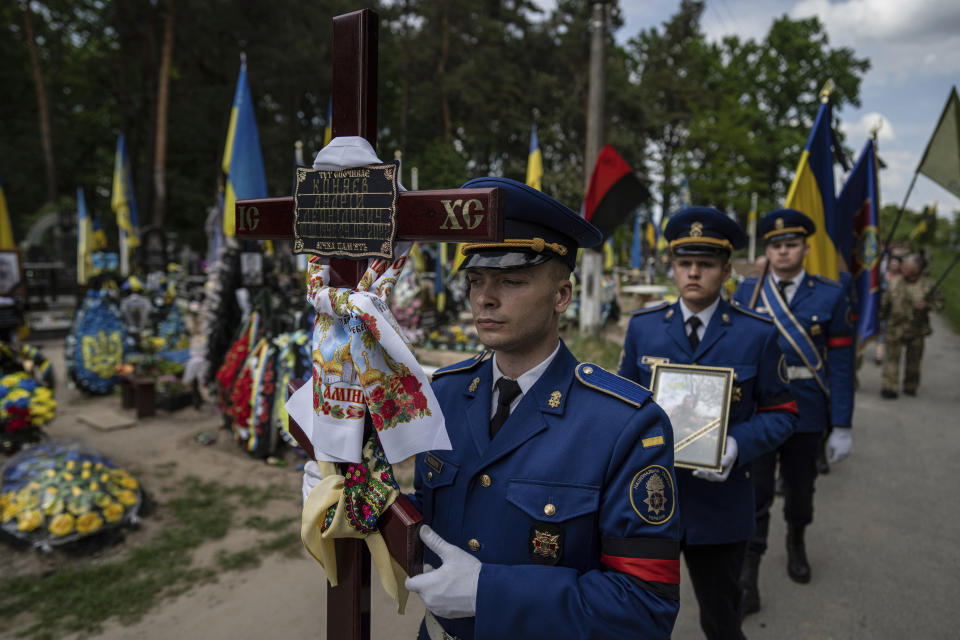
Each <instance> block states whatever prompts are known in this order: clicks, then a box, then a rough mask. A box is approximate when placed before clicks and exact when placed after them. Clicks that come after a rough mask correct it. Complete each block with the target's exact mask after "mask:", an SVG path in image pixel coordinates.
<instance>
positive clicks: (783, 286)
mask: <svg viewBox="0 0 960 640" xmlns="http://www.w3.org/2000/svg"><path fill="white" fill-rule="evenodd" d="M792 286H793V280H781V281H780V282H778V283H777V289H779V290H780V295H781V296H782V297H783V299H784V300H786V299H787V288H788V287H792Z"/></svg>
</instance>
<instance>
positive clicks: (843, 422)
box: [734, 274, 854, 433]
mask: <svg viewBox="0 0 960 640" xmlns="http://www.w3.org/2000/svg"><path fill="white" fill-rule="evenodd" d="M767 277H768V278H772V276H767ZM756 283H757V279H756V278H747V279H746V280H744V281H743V283H741V284H740V286H739V287H738V288H737V292H736V293H735V294H734V300H735V301H737V302H739V303H741V304H742V305H744V306H746V305H747V304H749V302H750V297H751V295H752V294H753V289H754V287H755V286H756ZM789 307H790V313H791V315H793V317H794V318H795V319H796V321H797V322H798V323H799V324H800V326H801V327H802V328H803V330H804V332H806V334H807V335H808V336H809V337H810V339H811V341H812V342H813V344H814V346H815V348H816V350H817V352H818V353H819V355H820V357H821V358H822V361H823V363H824V365H825V370H823V371H821V374H822V376H823V378H824V381H825V383H826V386H827V389H828V390H829V391H830V395H829V396H828V395H827V394H826V393H825V392H824V390H823V389H822V388H821V387H820V384H819V383H818V382H817V381H816V380H814V379H813V378H812V377H802V378H800V379H791V380H790V391H791V392H792V393H793V397H794V399H796V401H797V408H798V409H799V415H798V419H797V431H799V432H801V433H812V432H821V431H823V430H824V429H825V428H826V427H828V426H831V425H832V426H838V427H850V423H851V417H852V415H853V395H854V389H853V366H854V353H853V337H852V334H853V318H852V316H851V313H852V311H851V306H850V298H849V296H848V295H847V293H846V292H845V290H844V288H843V286H841V284H840V283H839V282H836V281H834V280H830V279H828V278H824V277H822V276H814V275H810V274H805V275H804V277H803V279H802V280H801V281H800V283H799V284H798V285H797V290H796V293H794V296H793V299H792V300H791V301H790V305H789ZM756 310H757V312H759V313H766V312H767V311H768V310H767V309H765V308H764V307H763V306H762V300H760V303H759V304H758V306H757V309H756ZM779 343H780V348H781V349H782V350H783V353H784V356H785V357H786V359H787V366H788V367H790V370H791V371H799V372H801V374H802V375H804V376H806V375H809V374H807V373H806V372H805V370H806V366H805V365H804V363H803V360H802V359H801V357H800V354H798V353H797V351H796V349H794V348H793V346H792V345H791V344H790V341H789V340H788V339H787V337H786V336H784V335H783V334H779Z"/></svg>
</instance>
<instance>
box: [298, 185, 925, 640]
mask: <svg viewBox="0 0 960 640" xmlns="http://www.w3.org/2000/svg"><path fill="white" fill-rule="evenodd" d="M465 186H470V187H481V186H482V187H488V186H495V187H501V188H503V189H504V190H505V191H506V192H507V196H508V197H507V209H506V224H505V236H504V241H503V242H500V243H482V244H475V245H471V244H467V245H465V246H464V248H463V251H464V253H465V255H466V256H467V258H466V261H465V262H464V264H463V269H464V271H465V273H466V276H467V279H468V282H469V295H470V302H471V307H472V313H473V316H474V320H475V323H476V327H477V332H478V334H479V337H480V340H481V341H482V342H483V343H484V344H485V345H486V346H487V347H488V349H489V350H488V351H487V352H485V353H483V354H481V355H479V356H476V357H473V358H470V359H469V360H466V361H464V362H461V363H458V364H455V365H451V366H449V367H446V368H444V369H440V370H438V371H437V372H436V373H435V375H434V379H433V390H434V392H435V393H436V397H437V399H438V401H439V403H440V406H441V408H442V410H443V414H444V416H445V419H446V425H447V429H448V431H449V435H450V441H451V444H452V448H451V449H449V450H435V451H428V452H425V453H422V454H419V455H418V456H417V457H416V463H415V468H416V472H415V480H414V487H415V493H414V494H413V495H411V496H410V497H411V500H412V501H413V502H414V504H415V505H416V507H417V508H418V509H419V511H420V512H421V513H422V514H423V517H424V521H425V525H426V526H424V527H423V528H422V529H421V538H422V540H423V542H424V544H425V561H426V563H427V564H425V572H424V573H423V574H421V575H418V576H413V577H409V578H407V580H406V587H407V588H408V589H409V590H410V591H414V592H416V593H418V594H419V595H420V597H421V599H422V600H423V602H424V605H425V606H426V609H427V612H426V615H425V618H424V620H423V622H422V624H421V627H420V631H419V636H418V637H419V638H420V639H421V640H427V639H431V640H441V639H449V638H459V639H462V640H466V639H469V638H508V637H509V638H541V637H542V638H634V637H643V638H669V637H670V635H671V633H672V630H673V626H674V623H675V620H676V616H677V613H678V610H679V583H680V573H681V571H680V560H679V559H680V555H681V554H683V555H684V557H685V560H686V564H687V568H688V571H689V575H690V580H691V582H692V585H693V589H694V592H695V594H696V599H697V603H698V607H699V618H700V624H701V627H702V629H703V632H704V634H705V635H706V637H707V638H711V639H714V638H717V639H726V638H734V639H737V638H743V637H744V635H743V632H742V630H741V623H742V619H743V616H744V615H746V614H749V613H752V612H755V611H757V610H759V609H760V607H761V590H760V585H759V584H758V580H757V576H758V570H759V565H760V562H761V558H762V556H763V553H764V551H765V550H766V547H767V542H768V541H767V534H768V529H769V522H770V517H771V509H772V506H773V502H774V494H775V489H774V486H775V482H776V479H777V477H778V474H779V478H780V480H781V482H782V491H783V496H784V500H783V517H784V519H785V520H786V523H787V538H786V541H785V542H786V547H787V552H788V562H787V567H786V572H787V574H788V575H789V577H790V578H791V579H792V580H794V581H796V582H798V583H807V582H809V581H810V579H811V575H812V571H813V570H812V568H811V567H810V564H809V561H808V559H807V555H806V549H805V542H804V531H805V529H806V528H807V527H808V526H809V525H810V524H811V523H812V522H813V514H814V509H813V497H814V484H815V480H816V477H817V475H818V456H819V454H820V453H821V451H824V450H825V452H826V457H827V462H828V463H830V464H835V463H837V462H839V461H841V460H843V459H844V458H845V457H847V456H848V455H850V453H851V451H852V447H853V438H852V431H851V418H852V413H853V396H854V350H855V345H854V339H855V337H854V331H855V328H854V321H853V314H852V311H851V301H850V295H849V291H848V288H847V287H846V286H844V285H841V284H840V283H838V282H835V281H832V280H829V279H827V278H824V277H821V276H818V275H812V274H810V273H807V272H806V271H805V270H804V266H803V265H804V258H805V256H806V255H807V253H808V252H809V246H808V244H807V238H808V237H809V236H810V235H812V234H813V233H814V232H815V231H816V228H815V224H814V222H813V221H812V220H811V219H810V218H808V217H807V216H805V215H804V214H802V213H801V212H799V211H795V210H791V209H779V210H775V211H771V212H770V213H768V214H767V215H766V216H764V218H763V219H762V220H761V222H760V225H759V234H760V236H762V238H763V242H764V244H765V256H766V261H767V269H768V271H765V272H764V274H763V276H761V277H760V278H754V279H747V280H746V281H744V282H743V283H742V284H741V285H740V287H739V289H738V290H737V291H736V293H735V294H734V296H733V300H732V301H728V300H726V299H725V298H724V297H723V296H722V295H721V292H722V290H723V289H724V285H725V283H726V282H727V281H728V279H729V278H730V275H731V270H732V266H731V255H732V253H733V252H734V251H735V250H737V249H740V248H742V247H743V246H744V245H745V242H746V238H745V235H744V233H743V230H742V229H741V228H740V226H739V225H738V224H737V223H736V222H735V221H733V220H731V219H730V218H729V217H727V216H726V215H725V214H723V213H721V212H720V211H718V210H716V209H713V208H710V207H689V208H687V209H684V210H682V211H679V212H677V213H676V214H674V215H673V216H672V217H671V218H670V221H669V223H668V225H667V227H666V229H665V237H666V239H667V240H668V242H669V247H670V255H671V260H672V263H671V266H672V271H673V277H674V280H675V283H676V286H677V290H678V299H677V301H676V302H674V303H672V304H668V303H662V304H659V305H657V306H653V307H649V308H644V309H641V310H639V311H636V312H635V313H634V315H633V317H632V318H631V320H630V323H629V328H628V332H627V336H626V340H625V343H624V345H623V354H622V357H621V361H620V365H619V371H618V374H619V375H615V374H613V373H609V372H606V371H604V370H603V369H601V368H600V367H599V366H597V365H593V364H590V363H580V362H578V361H577V359H576V358H575V357H574V356H573V355H572V354H571V353H570V351H569V350H568V349H567V347H566V346H565V345H564V343H563V341H562V340H561V339H560V336H559V330H558V319H559V317H560V316H561V315H562V314H563V313H564V311H565V310H566V309H567V306H568V305H569V304H570V302H571V298H572V292H571V284H570V280H569V276H570V273H571V270H572V269H573V267H574V266H575V260H576V254H577V250H578V248H581V247H592V246H596V245H597V244H599V242H600V240H601V236H600V233H599V231H597V229H596V228H594V227H593V226H592V225H590V224H589V223H588V222H586V221H585V220H583V218H581V217H580V216H578V215H577V214H575V213H574V212H573V211H571V210H569V209H568V208H566V207H565V206H564V205H562V204H560V203H559V202H557V201H556V200H554V199H553V198H550V197H549V196H547V195H546V194H544V193H542V192H539V191H537V190H535V189H532V188H530V187H528V186H526V185H523V184H521V183H519V182H515V181H512V180H507V179H504V178H482V179H478V180H474V181H471V182H470V183H468V184H467V185H465ZM929 291H930V286H929V283H928V282H927V281H926V280H925V279H924V278H923V277H922V276H920V265H919V264H916V263H915V261H914V260H913V259H907V260H905V261H904V270H903V277H902V280H900V281H897V282H895V283H893V285H892V286H891V287H890V291H889V294H888V295H887V296H885V298H884V303H883V310H884V314H885V317H886V319H887V357H886V359H887V364H886V365H885V369H884V396H885V397H888V396H890V395H891V394H893V395H894V396H895V394H896V389H897V377H898V370H897V361H898V359H899V355H900V351H901V350H902V349H906V352H907V365H906V374H905V377H904V386H903V391H904V393H908V394H910V393H916V389H917V384H918V382H919V375H918V373H917V370H916V369H917V364H918V362H919V357H920V354H921V353H922V348H923V337H924V336H925V335H927V334H928V333H929V324H928V323H927V321H926V312H927V310H928V309H930V308H938V307H939V306H940V305H942V300H941V299H940V298H938V297H936V296H931V295H928V294H929ZM660 365H680V366H681V367H682V366H696V367H702V368H707V369H705V370H718V369H724V370H727V371H730V370H732V381H733V383H732V385H733V386H732V392H731V394H730V396H729V403H728V404H727V405H726V406H725V407H724V414H725V420H726V425H727V429H726V437H725V439H719V438H718V442H719V444H720V445H721V448H720V449H718V453H717V464H716V465H715V466H713V467H710V466H709V465H707V467H700V468H686V467H687V465H684V466H683V468H681V467H680V466H675V464H674V462H675V459H674V453H675V451H674V445H675V442H674V430H673V428H672V425H671V422H670V419H669V417H668V415H667V413H665V411H664V408H661V407H660V406H659V405H658V404H656V403H655V402H654V401H653V399H652V394H651V391H650V390H649V389H650V388H651V386H652V382H653V377H654V376H655V375H656V367H657V366H660ZM688 396H689V392H684V393H681V394H680V397H679V398H678V402H677V407H678V411H682V410H686V411H687V413H689V414H690V415H691V416H692V415H694V414H693V407H696V406H697V400H698V399H697V398H696V397H693V398H690V397H688ZM684 415H686V414H684ZM679 418H680V414H678V419H679ZM708 431H709V429H706V430H704V433H706V432H708ZM686 439H687V438H686V437H684V440H686ZM308 471H309V469H308ZM311 476H312V477H311ZM317 481H318V476H316V474H315V473H313V474H311V473H308V474H307V476H306V477H305V484H304V492H305V495H306V493H307V492H309V490H310V487H312V486H313V485H314V484H316V482H317Z"/></svg>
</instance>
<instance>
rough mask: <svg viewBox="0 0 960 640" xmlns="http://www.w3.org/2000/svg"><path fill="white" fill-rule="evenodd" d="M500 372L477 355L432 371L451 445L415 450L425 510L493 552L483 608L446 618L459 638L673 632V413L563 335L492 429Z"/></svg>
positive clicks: (483, 554) (484, 574)
mask: <svg viewBox="0 0 960 640" xmlns="http://www.w3.org/2000/svg"><path fill="white" fill-rule="evenodd" d="M491 371H492V361H491V359H490V358H484V357H477V358H474V359H472V360H468V361H466V362H464V363H460V364H458V365H453V366H451V367H448V368H446V369H441V370H439V371H438V372H437V373H436V374H435V375H434V382H433V389H434V392H435V393H436V395H437V399H438V400H439V402H440V406H441V407H442V409H443V413H444V416H445V418H446V424H447V430H448V432H449V435H450V440H451V443H452V444H453V449H452V450H450V451H431V452H426V453H424V454H420V455H418V456H417V458H416V472H415V479H414V486H415V489H416V492H415V495H414V496H413V501H414V503H415V504H416V506H417V507H418V508H419V509H420V511H421V513H422V514H423V517H424V520H425V521H426V523H428V524H429V525H430V526H431V527H433V529H434V530H436V532H437V533H438V534H439V535H440V536H441V537H443V538H444V539H445V540H446V541H448V542H450V543H451V544H455V545H458V546H459V547H461V548H463V549H467V550H470V552H471V553H474V554H475V555H476V557H477V558H478V559H480V560H481V561H482V562H483V567H482V570H481V572H480V579H479V584H478V592H477V615H476V617H475V618H462V619H453V620H448V619H442V618H440V619H439V620H440V622H441V624H442V626H443V627H444V629H445V630H446V631H447V632H448V633H450V634H452V635H454V636H456V637H458V638H460V639H461V640H468V639H470V638H477V639H478V640H479V639H503V638H524V639H531V638H552V639H555V638H571V639H572V638H576V639H580V638H637V637H644V638H669V637H670V633H671V631H672V630H673V624H674V621H675V620H676V615H677V611H678V608H679V602H678V599H679V586H678V585H679V534H680V528H679V522H678V521H679V517H678V516H677V509H678V507H677V502H676V492H675V488H676V477H675V476H674V473H673V438H672V433H671V430H670V426H669V421H668V419H667V417H666V415H665V414H664V413H663V411H662V410H661V409H660V407H658V406H657V405H656V404H655V403H653V402H652V401H650V394H649V392H648V391H646V390H645V389H642V388H641V387H639V386H637V385H636V384H634V383H632V382H630V381H628V380H624V379H622V378H619V377H617V376H615V375H614V374H612V373H609V372H606V371H604V370H602V369H600V368H599V367H597V366H595V365H589V364H578V362H577V360H576V358H574V356H573V355H572V354H571V353H570V351H569V350H568V349H567V348H566V346H564V345H563V344H561V346H560V349H559V351H558V353H557V355H556V357H555V358H554V360H553V361H552V362H551V363H550V365H549V366H548V368H547V370H546V371H545V372H544V373H543V375H542V376H541V377H540V379H539V380H538V381H537V382H536V383H535V384H534V386H533V387H531V388H530V389H529V390H528V391H527V393H526V394H524V396H523V398H522V399H521V401H520V403H519V404H518V405H517V407H516V408H515V409H514V411H513V413H511V414H510V417H509V418H508V419H507V421H506V423H504V425H503V427H502V428H501V429H500V431H499V432H498V433H497V435H496V437H495V438H494V439H493V440H491V439H490V437H489V423H490V414H491V404H490V403H491V395H492V394H491V389H492V385H493V381H492V380H491V377H492V374H491ZM424 560H425V561H426V562H429V563H431V564H433V565H434V566H436V565H437V564H438V563H439V560H438V558H437V557H436V556H435V555H434V554H433V553H431V552H430V551H429V549H427V550H426V557H425V558H424ZM419 637H420V638H422V639H425V638H427V637H428V636H427V635H426V631H425V627H424V626H421V629H420V636H419Z"/></svg>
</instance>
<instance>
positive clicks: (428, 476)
mask: <svg viewBox="0 0 960 640" xmlns="http://www.w3.org/2000/svg"><path fill="white" fill-rule="evenodd" d="M427 480H433V471H428V472H427Z"/></svg>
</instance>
